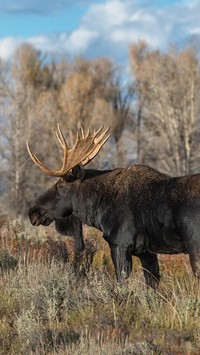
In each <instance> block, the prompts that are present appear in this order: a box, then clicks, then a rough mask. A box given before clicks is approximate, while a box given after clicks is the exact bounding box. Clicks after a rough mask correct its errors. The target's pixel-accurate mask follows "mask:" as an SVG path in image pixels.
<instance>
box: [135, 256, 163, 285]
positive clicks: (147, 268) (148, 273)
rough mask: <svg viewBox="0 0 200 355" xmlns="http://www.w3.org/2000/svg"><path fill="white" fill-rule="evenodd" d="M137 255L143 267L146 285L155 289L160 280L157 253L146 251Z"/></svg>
mask: <svg viewBox="0 0 200 355" xmlns="http://www.w3.org/2000/svg"><path fill="white" fill-rule="evenodd" d="M137 256H138V257H139V259H140V262H141V264H142V267H143V272H144V278H145V282H146V285H147V286H149V287H151V288H153V289H154V290H155V289H156V288H157V286H158V283H159V281H160V274H159V264H158V257H157V255H156V254H151V253H148V252H144V253H141V254H139V255H137Z"/></svg>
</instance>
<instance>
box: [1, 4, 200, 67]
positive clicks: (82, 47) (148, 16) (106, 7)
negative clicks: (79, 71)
mask: <svg viewBox="0 0 200 355" xmlns="http://www.w3.org/2000/svg"><path fill="white" fill-rule="evenodd" d="M68 1H69V0H68ZM68 1H67V0H65V1H64V0H63V2H64V3H65V4H66V3H67V2H68ZM69 2H70V3H71V1H69ZM30 3H32V4H33V5H34V4H35V3H38V0H35V2H34V1H32V2H30ZM61 3H62V0H60V1H59V4H61ZM199 23H200V2H199V1H193V2H192V6H191V3H190V2H189V1H186V2H179V3H178V2H177V3H176V5H171V6H168V7H166V8H164V7H163V8H161V9H155V7H151V6H150V5H149V6H146V7H145V6H143V5H141V3H140V2H139V1H138V2H133V1H131V0H108V1H105V2H102V3H101V4H100V3H99V4H91V5H90V6H89V8H88V11H87V13H86V15H85V16H84V17H83V18H82V21H81V23H80V25H79V26H78V27H77V28H76V29H75V30H74V31H72V32H71V33H69V34H67V33H60V34H54V35H52V34H51V35H49V36H48V35H40V36H35V37H31V38H29V39H28V40H27V39H26V40H24V42H27V41H28V42H30V43H32V44H33V45H34V46H36V48H37V49H40V50H42V51H45V52H54V51H56V52H63V51H65V52H66V53H68V54H69V55H72V56H73V55H78V54H80V53H81V54H84V55H86V56H87V55H88V56H110V57H111V58H113V59H114V60H116V61H118V62H123V61H124V60H125V58H126V60H127V59H128V46H129V44H130V43H132V42H136V41H138V40H141V39H144V40H146V41H147V42H148V43H149V45H150V46H151V47H153V48H161V49H165V48H166V47H167V46H168V43H170V42H176V43H177V42H179V41H180V42H182V41H184V39H185V38H186V37H187V36H190V35H196V36H199V38H200V27H199ZM22 42H23V38H14V37H13V38H11V37H9V38H5V39H2V40H0V56H1V57H3V58H5V59H7V58H9V56H11V55H12V53H13V51H14V50H15V48H16V47H17V45H19V44H20V43H22Z"/></svg>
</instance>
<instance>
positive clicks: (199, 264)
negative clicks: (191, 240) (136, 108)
mask: <svg viewBox="0 0 200 355" xmlns="http://www.w3.org/2000/svg"><path fill="white" fill-rule="evenodd" d="M189 257H190V265H191V267H192V271H193V274H194V276H195V277H196V278H197V280H198V282H200V248H198V249H196V250H192V251H189Z"/></svg>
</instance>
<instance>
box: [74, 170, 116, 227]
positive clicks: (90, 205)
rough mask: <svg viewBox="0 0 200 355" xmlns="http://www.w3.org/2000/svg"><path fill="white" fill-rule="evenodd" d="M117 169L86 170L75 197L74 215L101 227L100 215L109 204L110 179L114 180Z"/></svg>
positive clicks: (93, 225) (83, 221) (89, 223)
mask: <svg viewBox="0 0 200 355" xmlns="http://www.w3.org/2000/svg"><path fill="white" fill-rule="evenodd" d="M118 170H121V169H116V170H90V169H87V170H85V177H84V179H83V181H82V182H81V183H80V185H79V190H78V193H77V196H76V197H74V199H73V215H74V216H76V217H78V218H79V219H80V220H81V221H82V223H84V224H87V225H89V226H92V227H95V228H97V229H100V224H99V217H100V215H101V213H102V211H104V212H105V209H106V206H108V205H109V204H108V203H107V202H108V201H109V191H108V188H107V186H108V184H107V181H108V179H109V180H110V179H111V180H112V179H113V178H114V176H115V174H116V171H118Z"/></svg>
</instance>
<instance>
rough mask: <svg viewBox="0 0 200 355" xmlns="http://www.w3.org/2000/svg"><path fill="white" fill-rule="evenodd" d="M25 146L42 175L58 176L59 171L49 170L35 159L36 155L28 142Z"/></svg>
mask: <svg viewBox="0 0 200 355" xmlns="http://www.w3.org/2000/svg"><path fill="white" fill-rule="evenodd" d="M26 146H27V150H28V153H29V155H30V157H31V159H32V160H33V162H34V163H35V164H36V165H37V166H38V167H39V168H40V169H41V170H42V171H43V172H44V173H46V174H48V175H51V176H60V171H56V170H50V169H48V168H47V167H46V166H45V165H44V164H43V163H42V162H41V160H40V159H39V158H38V157H37V155H36V154H34V153H33V152H32V150H31V148H30V146H29V143H28V141H27V142H26Z"/></svg>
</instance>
